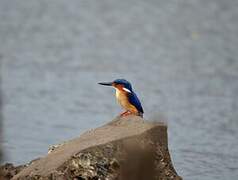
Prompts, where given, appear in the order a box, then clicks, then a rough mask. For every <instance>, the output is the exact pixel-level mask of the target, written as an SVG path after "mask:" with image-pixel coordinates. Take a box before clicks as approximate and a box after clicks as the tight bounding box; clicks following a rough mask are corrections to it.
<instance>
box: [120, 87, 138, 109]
mask: <svg viewBox="0 0 238 180" xmlns="http://www.w3.org/2000/svg"><path fill="white" fill-rule="evenodd" d="M126 94H127V92H125V91H123V90H119V89H117V88H116V98H117V101H118V102H119V104H120V105H121V106H122V107H123V108H124V109H126V110H128V111H130V112H133V113H137V112H138V111H137V109H136V108H135V106H133V105H132V104H131V103H130V102H129V101H128V98H127V95H126Z"/></svg>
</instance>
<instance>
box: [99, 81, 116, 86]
mask: <svg viewBox="0 0 238 180" xmlns="http://www.w3.org/2000/svg"><path fill="white" fill-rule="evenodd" d="M98 84H101V85H104V86H112V84H113V82H100V83H98Z"/></svg>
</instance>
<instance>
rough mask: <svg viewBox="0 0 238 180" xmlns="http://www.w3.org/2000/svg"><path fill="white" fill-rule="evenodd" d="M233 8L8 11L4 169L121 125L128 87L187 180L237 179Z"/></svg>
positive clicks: (82, 4) (11, 4)
mask: <svg viewBox="0 0 238 180" xmlns="http://www.w3.org/2000/svg"><path fill="white" fill-rule="evenodd" d="M237 9H238V1H237V0H226V1H224V0H206V1H198V0H189V1H187V0H170V1H162V0H127V1H123V0H122V1H116V0H100V1H96V0H94V1H83V0H82V1H80V0H72V1H67V0H51V1H49V0H41V1H37V0H24V1H18V0H11V1H10V0H0V42H1V47H0V59H1V77H2V84H1V86H2V93H3V98H4V99H3V101H4V102H3V117H4V122H3V127H4V129H3V136H4V139H3V147H4V150H5V156H6V157H5V161H8V162H13V163H16V164H21V163H26V162H28V161H30V160H32V159H34V158H37V157H39V156H42V155H44V154H46V152H47V149H48V147H49V145H51V144H56V143H59V142H62V141H63V140H67V139H71V138H73V137H76V136H78V135H79V134H81V133H82V132H84V131H86V130H88V129H91V128H95V127H98V126H100V125H102V124H104V123H106V122H108V121H110V120H111V119H112V118H113V117H114V116H116V115H117V114H118V113H119V112H120V111H121V109H120V108H119V106H118V105H117V104H116V102H115V99H114V97H113V93H114V92H113V91H114V90H113V89H110V88H106V87H102V86H99V85H97V82H99V81H104V80H105V81H106V80H113V79H115V78H119V77H120V78H121V77H124V78H126V79H128V80H130V81H131V82H132V83H133V85H134V89H135V91H136V92H137V94H138V96H139V97H140V99H141V101H142V104H143V106H144V109H145V117H146V118H147V119H157V120H158V119H161V117H162V118H163V120H164V121H167V122H168V127H169V129H168V133H169V148H170V150H171V156H172V160H173V163H174V166H175V168H176V170H177V172H178V174H179V175H181V176H182V177H184V179H188V180H201V179H203V180H224V179H226V180H229V179H237V177H238V140H237V139H238V131H237V129H238V81H237V80H238V59H237V57H238V38H237V35H238V21H237V19H238V11H237Z"/></svg>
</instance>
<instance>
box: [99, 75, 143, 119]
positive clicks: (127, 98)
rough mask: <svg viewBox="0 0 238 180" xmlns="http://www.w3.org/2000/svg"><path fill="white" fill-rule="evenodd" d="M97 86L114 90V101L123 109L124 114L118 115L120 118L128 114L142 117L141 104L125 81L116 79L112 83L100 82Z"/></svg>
mask: <svg viewBox="0 0 238 180" xmlns="http://www.w3.org/2000/svg"><path fill="white" fill-rule="evenodd" d="M98 84H100V85H104V86H112V87H114V88H115V89H116V99H117V101H118V102H119V104H120V105H121V106H122V108H124V109H125V112H123V113H121V114H120V116H121V117H123V116H127V115H130V114H134V115H137V116H141V117H143V113H144V111H143V108H142V106H141V102H140V100H139V99H138V97H137V95H136V93H135V92H134V91H133V89H132V86H131V83H130V82H129V81H127V80H125V79H116V80H114V81H113V82H100V83H98Z"/></svg>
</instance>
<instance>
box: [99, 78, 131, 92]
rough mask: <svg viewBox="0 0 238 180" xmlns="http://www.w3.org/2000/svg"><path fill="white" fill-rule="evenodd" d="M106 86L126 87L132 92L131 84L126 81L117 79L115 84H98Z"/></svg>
mask: <svg viewBox="0 0 238 180" xmlns="http://www.w3.org/2000/svg"><path fill="white" fill-rule="evenodd" d="M98 84H101V85H104V86H114V87H124V88H126V89H128V90H129V91H131V92H132V86H131V83H130V82H129V81H127V80H125V79H116V80H114V81H113V82H102V83H98Z"/></svg>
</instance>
